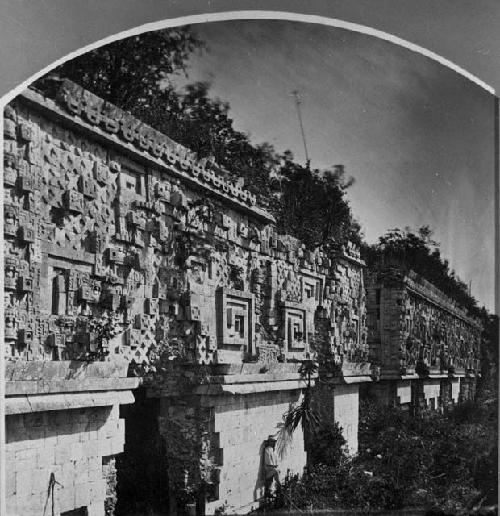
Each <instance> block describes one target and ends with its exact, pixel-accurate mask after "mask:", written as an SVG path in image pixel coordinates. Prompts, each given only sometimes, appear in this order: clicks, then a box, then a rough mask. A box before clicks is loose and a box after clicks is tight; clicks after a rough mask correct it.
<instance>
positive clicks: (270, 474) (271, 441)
mask: <svg viewBox="0 0 500 516" xmlns="http://www.w3.org/2000/svg"><path fill="white" fill-rule="evenodd" d="M275 447H276V438H275V437H274V436H273V435H270V436H269V437H268V439H267V441H266V447H265V450H264V465H265V473H266V496H270V494H271V487H272V485H273V480H275V481H276V484H277V486H278V487H279V486H280V475H279V469H278V456H277V455H276V451H275Z"/></svg>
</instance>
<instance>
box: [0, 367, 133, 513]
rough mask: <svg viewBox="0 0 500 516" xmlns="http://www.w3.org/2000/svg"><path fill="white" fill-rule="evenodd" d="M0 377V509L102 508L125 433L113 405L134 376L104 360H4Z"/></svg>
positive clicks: (110, 501)
mask: <svg viewBox="0 0 500 516" xmlns="http://www.w3.org/2000/svg"><path fill="white" fill-rule="evenodd" d="M84 369H87V370H86V371H85V370H84ZM6 379H7V381H6V445H5V467H6V471H8V472H9V474H8V475H7V477H6V486H5V497H6V507H7V514H9V515H19V516H21V515H23V516H24V515H33V516H34V515H38V514H43V513H44V510H45V511H46V512H47V514H52V512H51V511H54V514H60V513H65V512H68V511H72V510H77V509H80V508H82V510H86V511H87V512H86V513H85V514H88V515H90V516H102V515H103V514H105V507H110V508H112V507H113V506H114V485H113V484H114V472H113V464H114V457H115V456H116V455H117V454H119V453H121V452H122V451H123V444H124V437H125V434H124V421H123V419H120V418H119V406H120V405H123V404H127V403H132V402H133V400H134V398H133V396H132V394H131V392H130V389H132V388H135V387H136V386H137V381H136V380H135V379H133V378H123V377H122V378H120V377H119V376H118V371H117V368H116V367H113V366H112V365H111V364H109V363H98V364H92V365H90V366H87V367H83V366H81V365H78V366H77V364H75V363H74V362H72V363H70V362H64V361H62V362H53V363H46V364H43V363H41V362H37V361H32V362H25V363H22V362H20V361H18V362H14V363H8V365H7V370H6ZM111 385H112V387H111ZM106 514H112V511H109V510H108V511H107V512H106Z"/></svg>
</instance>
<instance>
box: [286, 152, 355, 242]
mask: <svg viewBox="0 0 500 516" xmlns="http://www.w3.org/2000/svg"><path fill="white" fill-rule="evenodd" d="M279 174H280V176H281V177H280V185H279V190H280V194H281V195H280V196H279V200H280V203H279V205H278V210H277V219H278V225H279V226H280V229H281V230H282V231H284V232H285V233H289V234H293V235H294V236H296V237H297V238H299V239H300V240H301V241H302V242H304V244H305V245H306V246H307V247H308V248H310V249H314V248H315V247H318V246H326V247H332V246H335V245H338V244H339V243H345V242H346V241H347V240H351V241H354V242H356V243H358V244H359V243H360V242H361V231H360V226H359V224H357V223H356V221H354V220H353V217H352V213H351V209H350V206H349V203H348V201H347V200H346V199H345V193H346V191H347V189H348V188H349V187H350V186H351V185H352V184H353V183H354V180H353V179H352V178H350V179H348V180H347V179H346V178H345V171H344V167H343V166H341V165H337V166H335V167H334V168H333V170H310V169H309V167H308V166H305V167H304V166H302V165H299V164H297V163H295V162H294V161H293V156H292V154H291V153H285V154H284V156H283V164H282V166H281V167H280V169H279Z"/></svg>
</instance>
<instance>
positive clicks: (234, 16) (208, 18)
mask: <svg viewBox="0 0 500 516" xmlns="http://www.w3.org/2000/svg"><path fill="white" fill-rule="evenodd" d="M259 19H267V20H287V21H295V22H301V23H311V24H318V25H325V26H328V27H334V28H341V29H346V30H350V31H352V32H358V33H361V34H366V35H368V36H373V37H376V38H379V39H382V40H385V41H388V42H390V43H393V44H395V45H398V46H401V47H403V48H406V49H408V50H410V51H412V52H416V53H418V54H421V55H422V56H425V57H428V58H430V59H432V60H434V61H437V62H438V63H440V64H442V65H443V66H446V67H448V68H450V69H451V70H453V71H455V72H456V73H458V74H460V75H462V76H463V77H465V78H467V79H468V80H470V81H471V82H473V83H475V84H477V85H478V86H480V87H481V88H483V89H484V90H486V91H487V92H489V93H491V94H492V95H495V90H494V89H493V88H492V87H491V86H489V85H488V84H486V83H485V82H483V81H482V80H481V79H479V78H477V77H476V76H474V75H472V74H471V73H469V72H467V71H466V70H465V69H463V68H461V67H460V66H458V65H456V64H455V63H453V62H452V61H450V60H448V59H446V58H444V57H442V56H440V55H438V54H436V53H435V52H432V51H430V50H428V49H426V48H424V47H421V46H419V45H416V44H414V43H411V42H410V41H407V40H405V39H402V38H399V37H397V36H394V35H392V34H389V33H387V32H384V31H381V30H378V29H373V28H371V27H368V26H366V25H361V24H358V23H352V22H346V21H343V20H340V19H337V18H329V17H326V16H319V15H308V14H299V13H292V12H281V11H264V10H246V11H225V12H220V13H209V14H197V15H189V16H182V17H178V18H170V19H163V20H160V21H156V22H151V23H146V24H143V25H140V26H138V27H134V28H132V29H128V30H125V31H121V32H118V33H116V34H113V35H111V36H108V37H107V38H103V39H101V40H98V41H96V42H94V43H91V44H90V45H86V46H85V47H82V48H80V49H78V50H75V51H74V52H71V53H69V54H67V55H66V56H64V57H61V58H60V59H58V60H56V61H54V62H53V63H52V64H50V65H49V66H47V67H45V68H44V69H43V70H40V71H39V72H38V73H36V74H34V75H32V76H31V77H29V78H28V79H27V80H25V81H24V82H22V83H21V84H20V85H19V86H17V87H16V88H14V89H13V90H11V91H10V92H8V93H7V94H6V95H4V96H3V97H2V98H0V127H3V108H4V107H5V105H6V104H8V103H9V102H10V101H11V100H13V99H14V98H15V97H16V96H17V95H18V94H19V93H21V92H22V91H23V90H25V89H26V88H27V87H28V86H29V85H30V84H31V83H32V82H33V81H35V80H37V79H38V78H40V77H42V76H43V75H45V74H46V73H48V72H50V70H52V69H54V68H56V67H57V66H59V65H61V64H62V63H64V62H66V61H69V60H71V59H74V58H75V57H78V56H80V55H82V54H85V53H86V52H89V51H91V50H94V49H95V48H99V47H101V46H103V45H106V44H108V43H112V42H113V41H116V40H119V39H124V38H127V37H130V36H135V35H138V34H142V33H145V32H151V31H155V30H159V29H164V28H167V27H179V26H181V25H194V24H201V23H210V22H216V21H230V20H259ZM495 117H496V122H495V141H496V143H495V172H496V173H495V215H496V216H498V213H499V200H498V199H499V192H498V190H499V188H498V181H499V179H498V169H499V157H498V156H499V151H498V146H499V142H498V139H499V134H498V132H499V130H498V98H497V97H496V96H495ZM1 141H2V145H1V146H0V163H1V164H3V134H2V137H1ZM0 213H2V214H3V181H2V184H1V185H0ZM496 222H497V223H496V225H495V233H496V234H495V237H496V238H495V242H496V248H497V250H498V246H499V224H498V221H496ZM3 251H4V246H3V216H0V264H1V265H0V272H1V273H0V292H2V293H3V291H4V276H3V263H4V252H3ZM495 262H496V263H495V271H496V278H497V280H498V279H499V273H500V267H499V260H498V253H497V255H496V260H495ZM496 283H497V285H496V290H497V292H496V293H495V299H496V308H497V310H496V311H497V313H498V310H499V308H500V300H499V290H498V289H499V287H498V281H497V282H496ZM3 320H4V297H3V295H2V296H0V321H3ZM3 342H4V335H3V331H1V332H0V346H1V348H0V515H2V514H5V513H6V506H5V489H4V483H5V474H6V471H5V461H4V460H3V459H1V458H2V457H5V435H6V434H5V413H4V396H5V384H4V368H5V357H4V353H3Z"/></svg>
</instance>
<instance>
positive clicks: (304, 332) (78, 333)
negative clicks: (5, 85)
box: [5, 81, 367, 364]
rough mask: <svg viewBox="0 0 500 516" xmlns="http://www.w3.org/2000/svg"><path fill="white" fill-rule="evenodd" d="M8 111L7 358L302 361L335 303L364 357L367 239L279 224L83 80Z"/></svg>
mask: <svg viewBox="0 0 500 516" xmlns="http://www.w3.org/2000/svg"><path fill="white" fill-rule="evenodd" d="M5 118H6V125H5V135H6V153H5V156H6V173H5V185H6V193H5V195H6V201H5V237H6V248H5V262H6V333H5V338H6V341H7V344H8V346H7V350H8V356H9V357H21V358H24V359H28V360H30V359H33V358H41V359H52V358H63V359H78V358H80V357H82V356H83V355H85V354H86V353H89V352H96V351H100V352H102V353H105V354H109V355H110V356H112V355H116V354H118V355H123V356H125V357H127V359H128V360H130V361H131V362H134V363H136V364H145V363H148V361H149V353H150V351H151V349H152V348H154V347H155V346H158V345H161V344H163V343H164V342H165V341H168V342H169V343H170V345H172V346H177V347H178V348H180V349H181V350H182V353H183V355H184V358H185V359H186V360H188V361H191V362H194V363H199V364H210V363H241V362H242V361H243V360H248V359H250V360H251V359H254V358H258V357H261V358H262V360H264V361H267V360H274V361H276V360H278V359H280V360H293V359H299V360H300V359H302V358H305V357H310V356H312V353H313V351H312V350H311V344H312V341H313V340H314V335H315V333H316V330H315V314H316V311H317V308H318V307H321V308H322V310H321V315H322V317H323V318H326V319H328V320H329V321H330V322H331V327H330V329H329V339H330V343H331V351H332V353H333V354H334V355H335V356H336V357H337V360H338V361H342V360H343V359H346V360H351V361H366V359H367V349H366V335H365V332H364V327H365V324H364V318H365V313H364V289H363V278H362V272H361V271H362V266H363V264H362V262H361V261H360V260H359V252H357V251H356V249H354V248H353V247H348V248H347V249H346V248H344V249H343V250H339V252H340V254H339V256H338V259H337V258H336V257H333V256H327V255H326V254H325V253H324V252H323V251H322V250H320V249H319V250H316V251H314V252H312V251H308V250H306V249H305V248H304V246H303V245H301V243H300V242H298V241H297V240H295V239H294V238H292V237H290V236H286V235H279V234H278V233H277V231H276V229H275V227H274V225H273V219H272V217H271V216H270V215H269V214H267V213H266V212H264V211H262V210H261V209H260V208H258V207H257V206H256V205H255V198H254V196H252V194H250V193H249V192H248V191H247V190H245V189H242V188H241V187H240V186H238V185H235V184H232V183H228V182H227V181H226V180H225V179H224V177H223V176H222V175H221V173H220V169H218V167H217V166H216V165H215V164H213V163H211V162H209V161H206V160H197V159H196V157H195V156H194V155H192V154H191V153H190V152H189V151H188V150H187V149H185V148H182V147H181V146H179V145H177V144H176V143H175V142H173V141H171V140H170V139H169V138H168V137H166V136H164V135H161V134H160V133H157V132H155V131H154V130H152V129H151V128H149V127H147V126H145V125H144V124H141V123H140V122H139V121H138V120H136V119H135V118H133V117H131V116H130V115H129V114H128V113H125V112H123V111H121V110H119V109H118V108H116V107H114V106H112V105H111V104H109V103H106V102H104V101H102V100H101V99H99V98H97V97H95V96H93V95H91V94H90V93H89V92H86V91H85V90H83V89H81V88H79V87H78V86H76V85H75V84H73V83H71V82H69V81H64V82H63V83H62V84H61V85H60V87H59V89H58V92H57V94H56V95H54V98H53V99H51V98H46V97H43V96H42V95H40V94H38V93H35V92H34V91H28V92H26V93H25V94H23V95H22V96H20V97H19V98H18V99H17V101H16V102H15V103H13V104H12V105H10V106H8V107H7V109H6V112H5ZM103 326H104V330H103ZM104 332H107V333H106V337H107V338H105V339H103V338H102V335H103V333H104Z"/></svg>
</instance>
